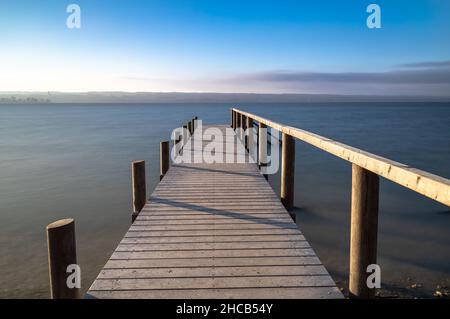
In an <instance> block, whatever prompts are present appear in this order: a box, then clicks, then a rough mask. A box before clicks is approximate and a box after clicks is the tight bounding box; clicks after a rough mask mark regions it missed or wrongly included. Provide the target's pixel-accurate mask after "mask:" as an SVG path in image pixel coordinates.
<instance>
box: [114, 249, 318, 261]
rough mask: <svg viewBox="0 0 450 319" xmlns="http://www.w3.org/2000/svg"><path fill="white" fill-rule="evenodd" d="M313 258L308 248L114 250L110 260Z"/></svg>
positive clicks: (311, 251)
mask: <svg viewBox="0 0 450 319" xmlns="http://www.w3.org/2000/svg"><path fill="white" fill-rule="evenodd" d="M289 256H315V253H314V251H313V250H312V249H310V248H292V249H280V248H275V249H268V248H265V249H221V250H199V251H198V250H178V251H171V250H169V251H165V250H161V251H127V252H122V251H118V250H116V251H115V252H114V253H113V254H112V256H111V259H164V258H233V257H289Z"/></svg>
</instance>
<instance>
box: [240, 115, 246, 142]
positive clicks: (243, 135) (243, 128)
mask: <svg viewBox="0 0 450 319" xmlns="http://www.w3.org/2000/svg"><path fill="white" fill-rule="evenodd" d="M246 123H247V120H246V118H245V115H242V114H241V128H242V131H241V141H242V143H243V144H244V147H245V124H246Z"/></svg>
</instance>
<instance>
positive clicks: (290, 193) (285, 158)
mask: <svg viewBox="0 0 450 319" xmlns="http://www.w3.org/2000/svg"><path fill="white" fill-rule="evenodd" d="M294 173H295V139H294V138H293V137H292V136H290V135H288V134H286V133H283V143H282V149H281V202H282V203H283V205H284V207H285V208H286V209H287V210H290V209H292V208H293V207H294Z"/></svg>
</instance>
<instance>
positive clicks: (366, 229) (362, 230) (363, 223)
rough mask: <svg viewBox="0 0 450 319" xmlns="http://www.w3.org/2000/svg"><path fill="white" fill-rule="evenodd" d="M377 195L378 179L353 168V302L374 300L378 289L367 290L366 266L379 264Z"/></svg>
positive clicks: (350, 285)
mask: <svg viewBox="0 0 450 319" xmlns="http://www.w3.org/2000/svg"><path fill="white" fill-rule="evenodd" d="M378 193H379V177H378V175H377V174H375V173H372V172H369V171H368V170H366V169H364V168H362V167H360V166H358V165H356V164H352V208H351V209H352V211H351V229H350V232H351V235H350V278H349V293H350V297H352V298H373V297H374V296H375V289H369V288H368V287H367V276H368V275H369V274H368V273H367V266H368V265H371V264H376V263H377V233H378Z"/></svg>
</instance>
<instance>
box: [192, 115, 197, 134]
mask: <svg viewBox="0 0 450 319" xmlns="http://www.w3.org/2000/svg"><path fill="white" fill-rule="evenodd" d="M197 119H198V117H197V116H196V117H194V118H193V119H192V133H194V131H195V130H196V129H197Z"/></svg>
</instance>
